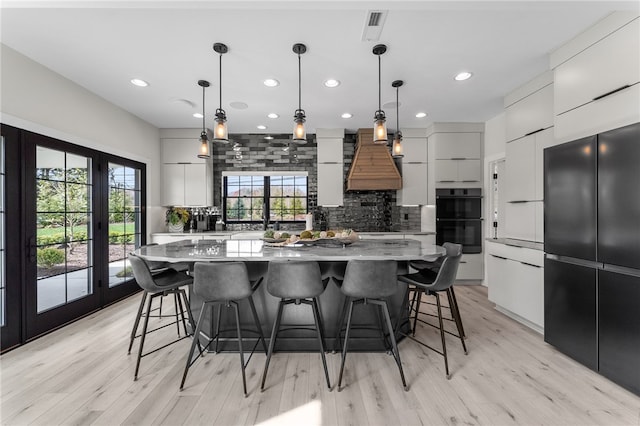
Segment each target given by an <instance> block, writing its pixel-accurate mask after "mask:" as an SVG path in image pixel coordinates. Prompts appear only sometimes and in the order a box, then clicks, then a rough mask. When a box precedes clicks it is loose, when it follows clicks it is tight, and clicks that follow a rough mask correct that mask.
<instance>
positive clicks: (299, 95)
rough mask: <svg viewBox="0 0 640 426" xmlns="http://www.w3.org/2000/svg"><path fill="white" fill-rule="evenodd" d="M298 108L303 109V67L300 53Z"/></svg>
mask: <svg viewBox="0 0 640 426" xmlns="http://www.w3.org/2000/svg"><path fill="white" fill-rule="evenodd" d="M298 109H302V68H301V65H300V54H299V53H298Z"/></svg>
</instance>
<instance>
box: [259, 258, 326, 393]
mask: <svg viewBox="0 0 640 426" xmlns="http://www.w3.org/2000/svg"><path fill="white" fill-rule="evenodd" d="M328 281H329V279H328V278H326V279H325V280H322V276H321V273H320V266H319V265H318V262H314V261H300V260H284V261H280V260H273V261H271V262H269V271H268V273H267V291H268V292H269V294H271V295H272V296H275V297H278V298H280V302H279V303H278V313H277V315H276V320H275V321H274V323H273V330H272V331H271V339H270V340H269V351H268V352H267V360H266V362H265V364H264V372H263V373H262V385H261V386H260V389H261V390H262V389H264V384H265V381H266V380H267V371H268V370H269V362H270V361H271V356H272V355H273V349H274V347H275V344H276V338H277V337H278V332H279V331H281V330H280V323H281V320H282V310H283V308H284V305H289V304H292V303H294V304H296V305H299V304H301V303H303V304H305V305H311V307H312V310H313V318H314V321H315V327H316V333H317V336H318V343H319V346H320V355H321V357H322V365H323V366H324V375H325V378H326V379H327V387H328V388H329V389H331V383H330V382H329V370H328V369H327V360H326V357H325V354H324V353H325V346H324V326H323V324H322V317H321V315H320V310H319V309H318V296H320V295H321V294H322V293H323V292H324V289H325V287H326V285H327V282H328Z"/></svg>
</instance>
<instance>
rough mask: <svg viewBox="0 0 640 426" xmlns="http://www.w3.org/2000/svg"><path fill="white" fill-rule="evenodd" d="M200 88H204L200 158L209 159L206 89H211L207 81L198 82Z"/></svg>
mask: <svg viewBox="0 0 640 426" xmlns="http://www.w3.org/2000/svg"><path fill="white" fill-rule="evenodd" d="M198 86H200V87H202V133H200V152H199V153H198V158H209V157H211V154H210V152H209V138H208V137H207V129H205V127H204V89H206V88H207V87H209V82H208V81H207V80H198Z"/></svg>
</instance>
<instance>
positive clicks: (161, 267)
mask: <svg viewBox="0 0 640 426" xmlns="http://www.w3.org/2000/svg"><path fill="white" fill-rule="evenodd" d="M156 245H158V244H157V243H150V244H147V245H146V246H141V247H139V248H144V247H149V246H156ZM144 262H145V263H146V264H147V266H148V267H149V272H151V275H152V276H154V275H158V274H160V273H162V272H165V271H167V270H168V269H174V270H176V271H179V272H187V271H188V269H189V267H188V265H185V264H183V263H179V264H178V263H171V262H163V261H155V260H144ZM147 295H148V293H147V291H146V290H143V291H142V298H141V299H140V306H138V314H137V315H136V319H135V321H134V323H133V329H132V330H131V337H130V338H129V349H128V351H127V353H129V354H130V353H131V348H133V341H134V340H135V339H136V338H138V337H140V335H139V334H137V333H138V327H139V326H140V319H141V318H142V317H143V316H145V314H144V305H145V302H146V300H147ZM163 300H164V297H160V306H159V307H157V308H152V309H151V311H150V312H154V311H158V314H157V315H151V318H167V317H169V316H170V315H162V301H163ZM173 304H174V307H175V316H176V327H177V329H178V336H179V335H180V325H179V324H178V314H179V312H180V310H179V309H180V308H179V306H178V296H177V294H176V293H173Z"/></svg>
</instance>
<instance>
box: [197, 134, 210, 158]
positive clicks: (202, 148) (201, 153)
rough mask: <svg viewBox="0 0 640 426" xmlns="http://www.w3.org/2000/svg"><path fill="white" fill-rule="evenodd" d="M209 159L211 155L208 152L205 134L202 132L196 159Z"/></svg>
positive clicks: (207, 140) (207, 139)
mask: <svg viewBox="0 0 640 426" xmlns="http://www.w3.org/2000/svg"><path fill="white" fill-rule="evenodd" d="M209 157H211V153H210V151H209V138H207V133H206V132H204V131H203V132H202V133H201V134H200V151H199V152H198V158H209Z"/></svg>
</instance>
